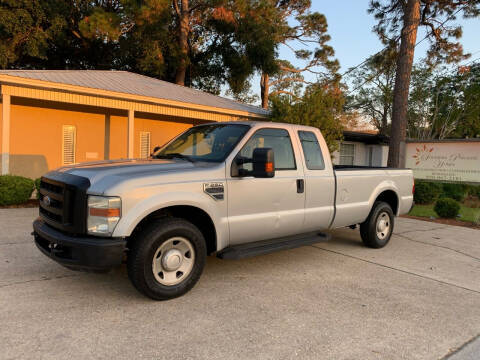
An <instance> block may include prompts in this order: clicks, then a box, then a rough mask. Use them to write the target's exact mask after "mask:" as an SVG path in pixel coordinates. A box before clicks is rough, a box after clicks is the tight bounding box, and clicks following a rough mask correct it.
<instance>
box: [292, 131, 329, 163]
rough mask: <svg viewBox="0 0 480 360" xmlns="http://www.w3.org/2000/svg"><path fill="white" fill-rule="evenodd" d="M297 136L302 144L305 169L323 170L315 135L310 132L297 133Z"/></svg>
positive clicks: (321, 157) (320, 151) (320, 152)
mask: <svg viewBox="0 0 480 360" xmlns="http://www.w3.org/2000/svg"><path fill="white" fill-rule="evenodd" d="M298 136H299V138H300V142H301V143H302V149H303V154H304V156H305V162H306V163H307V169H309V170H323V169H325V163H324V161H323V155H322V150H320V144H319V143H318V140H317V137H316V136H315V134H314V133H313V132H311V131H299V132H298Z"/></svg>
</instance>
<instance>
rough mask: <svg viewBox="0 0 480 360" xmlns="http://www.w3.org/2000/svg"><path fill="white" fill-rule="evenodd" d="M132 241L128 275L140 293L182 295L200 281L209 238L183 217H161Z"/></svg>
mask: <svg viewBox="0 0 480 360" xmlns="http://www.w3.org/2000/svg"><path fill="white" fill-rule="evenodd" d="M131 244H132V245H131V246H130V249H129V252H128V256H127V270H128V277H129V278H130V281H131V282H132V284H133V285H134V286H135V288H136V289H137V290H138V291H139V292H141V293H142V294H144V295H146V296H148V297H150V298H152V299H154V300H168V299H173V298H176V297H179V296H182V295H183V294H185V293H186V292H188V291H189V290H190V289H192V288H193V286H194V285H195V284H196V283H197V281H198V279H199V278H200V275H201V274H202V271H203V268H204V266H205V261H206V256H207V249H206V244H205V239H204V237H203V235H202V233H201V232H200V230H198V228H197V227H196V226H195V225H193V224H192V223H190V222H188V221H186V220H183V219H178V218H165V219H161V220H159V221H157V222H155V223H153V224H151V225H150V226H148V227H147V228H145V229H144V230H143V231H141V232H140V233H138V234H137V235H135V237H134V238H133V239H131ZM154 257H155V262H154ZM179 264H180V265H179ZM177 266H178V267H177ZM179 273H180V275H179Z"/></svg>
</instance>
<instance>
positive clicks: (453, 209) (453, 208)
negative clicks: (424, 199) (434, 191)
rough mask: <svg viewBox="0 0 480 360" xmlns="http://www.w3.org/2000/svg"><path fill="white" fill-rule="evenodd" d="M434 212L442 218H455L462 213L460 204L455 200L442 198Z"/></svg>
mask: <svg viewBox="0 0 480 360" xmlns="http://www.w3.org/2000/svg"><path fill="white" fill-rule="evenodd" d="M433 210H435V212H436V213H437V214H438V216H440V217H442V218H455V217H457V215H458V213H459V212H460V204H459V203H458V202H457V201H456V200H454V199H450V198H441V199H438V201H437V203H436V204H435V207H434V208H433Z"/></svg>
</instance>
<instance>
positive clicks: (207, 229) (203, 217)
mask: <svg viewBox="0 0 480 360" xmlns="http://www.w3.org/2000/svg"><path fill="white" fill-rule="evenodd" d="M165 217H174V218H179V219H184V220H186V221H188V222H190V223H192V224H193V225H195V226H196V227H197V228H198V229H199V230H200V232H201V233H202V234H203V237H204V238H205V242H206V245H207V254H212V253H214V252H215V251H217V231H216V228H215V223H214V221H213V219H212V217H211V216H210V215H209V214H208V213H207V212H206V211H205V210H203V209H201V208H199V207H197V206H193V205H171V206H166V207H163V208H160V209H156V210H154V211H152V212H150V213H149V214H148V215H146V216H145V217H143V219H141V220H140V221H139V222H138V223H137V224H136V226H135V227H134V229H133V231H132V233H131V235H130V237H129V239H128V241H127V247H128V242H129V241H134V239H135V234H137V233H139V232H140V231H142V230H143V229H144V228H145V227H146V226H148V225H150V224H151V223H152V222H155V221H158V220H159V219H163V218H165Z"/></svg>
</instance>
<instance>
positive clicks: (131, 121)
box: [127, 109, 135, 159]
mask: <svg viewBox="0 0 480 360" xmlns="http://www.w3.org/2000/svg"><path fill="white" fill-rule="evenodd" d="M134 130H135V112H134V111H133V109H129V110H128V135H127V157H128V158H129V159H133V146H134V136H133V135H134Z"/></svg>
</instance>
